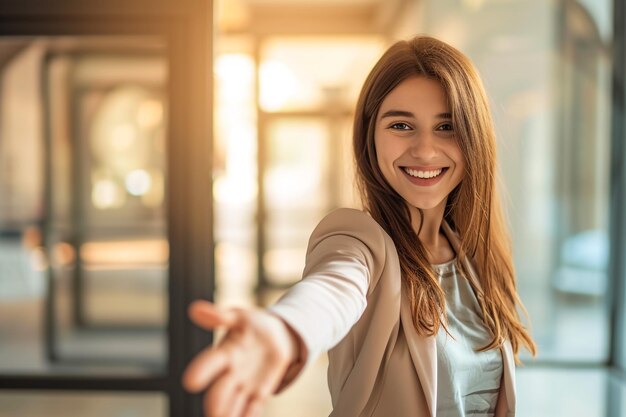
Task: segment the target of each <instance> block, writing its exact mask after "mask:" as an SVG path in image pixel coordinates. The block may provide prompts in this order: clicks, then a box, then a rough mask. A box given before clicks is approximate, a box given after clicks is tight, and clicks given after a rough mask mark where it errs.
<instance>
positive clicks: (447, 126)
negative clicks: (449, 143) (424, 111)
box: [437, 123, 454, 132]
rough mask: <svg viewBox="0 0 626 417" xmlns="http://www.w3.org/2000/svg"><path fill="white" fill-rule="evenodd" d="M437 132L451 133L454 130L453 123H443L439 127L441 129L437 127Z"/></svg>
mask: <svg viewBox="0 0 626 417" xmlns="http://www.w3.org/2000/svg"><path fill="white" fill-rule="evenodd" d="M437 130H445V131H449V132H451V131H453V130H454V129H453V128H452V123H442V124H440V125H439V127H437Z"/></svg>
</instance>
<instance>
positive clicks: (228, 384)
mask: <svg viewBox="0 0 626 417" xmlns="http://www.w3.org/2000/svg"><path fill="white" fill-rule="evenodd" d="M240 390H241V386H240V385H239V380H238V379H237V378H236V377H235V375H234V374H233V373H232V372H227V373H226V374H224V375H223V376H222V377H220V378H219V379H218V380H217V381H215V383H213V385H211V389H210V390H209V391H208V392H207V397H205V406H206V407H208V409H209V410H210V413H209V415H210V416H225V415H228V412H229V410H230V409H231V408H232V404H233V403H234V401H235V396H236V395H237V394H238V392H239V391H240Z"/></svg>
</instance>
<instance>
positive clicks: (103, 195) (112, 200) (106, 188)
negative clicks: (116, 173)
mask: <svg viewBox="0 0 626 417" xmlns="http://www.w3.org/2000/svg"><path fill="white" fill-rule="evenodd" d="M91 202H92V203H93V205H94V207H97V208H99V209H103V210H104V209H108V208H115V207H120V206H121V205H122V204H124V194H123V193H122V192H121V190H120V188H119V187H118V185H117V184H116V183H115V182H114V181H112V180H108V179H101V180H98V181H96V182H95V184H94V186H93V189H92V192H91Z"/></svg>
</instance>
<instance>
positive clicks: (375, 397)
mask: <svg viewBox="0 0 626 417" xmlns="http://www.w3.org/2000/svg"><path fill="white" fill-rule="evenodd" d="M442 228H443V231H444V233H445V235H446V236H447V238H448V240H449V241H450V243H451V245H452V247H453V248H454V250H455V251H457V248H458V247H459V239H458V236H457V235H456V233H455V232H454V231H453V230H451V228H450V227H449V226H448V224H447V223H444V224H443V225H442ZM466 269H467V271H470V275H471V276H469V277H468V279H471V280H472V281H473V283H474V288H477V289H478V290H477V293H478V294H477V298H478V299H479V302H481V301H480V299H481V297H480V292H481V290H480V281H479V279H478V278H477V276H476V272H475V269H474V268H473V266H472V265H471V263H470V262H468V263H467V264H466ZM361 271H364V272H361ZM359 273H364V274H367V277H366V278H367V284H368V285H367V288H366V291H367V294H366V299H367V304H366V306H365V308H364V310H363V312H362V314H361V315H360V317H359V318H358V320H357V321H356V323H354V324H353V325H352V326H351V327H350V328H349V330H347V334H345V335H343V334H341V335H340V337H341V340H340V341H339V342H338V343H336V344H334V345H333V346H332V347H331V348H330V350H329V351H328V357H329V367H328V386H329V390H330V395H331V399H332V404H333V411H332V413H331V417H357V416H363V417H383V416H384V417H389V416H391V417H404V416H406V417H426V416H430V417H435V416H436V407H437V345H436V339H435V337H422V336H420V335H418V334H417V332H416V331H415V329H414V327H413V322H412V317H411V311H410V305H409V302H408V297H407V295H406V289H405V287H404V284H403V281H402V279H401V275H400V264H399V259H398V254H397V251H396V248H395V245H394V243H393V241H392V239H391V238H390V237H389V235H388V234H387V233H386V232H385V231H384V230H383V229H382V227H381V226H380V225H379V224H378V223H377V222H376V221H375V220H374V219H372V218H371V217H370V216H369V215H368V214H366V213H364V212H362V211H359V210H354V209H345V208H344V209H338V210H335V211H333V212H332V213H330V214H329V215H328V216H326V217H325V218H324V219H323V220H322V221H321V222H320V224H319V225H318V226H317V228H316V229H315V230H314V232H313V234H312V235H311V238H310V240H309V246H308V250H307V258H306V266H305V269H304V273H303V281H306V280H307V279H309V277H311V279H314V278H313V277H316V276H317V277H319V276H321V275H324V276H328V275H332V276H333V277H334V279H332V280H329V281H327V282H326V284H325V285H326V286H329V285H330V286H332V285H334V284H333V283H334V282H337V283H339V282H343V284H337V288H334V290H335V291H333V292H330V293H328V294H333V295H332V296H333V297H334V296H335V294H337V297H341V294H342V288H344V289H345V288H346V287H345V282H348V283H350V280H351V279H354V278H351V277H355V276H357V275H358V274H359ZM355 282H356V280H355ZM341 285H344V287H342V286H341ZM355 285H356V284H355ZM296 286H297V285H296ZM294 292H295V291H294ZM344 292H345V291H344ZM310 294H311V295H300V297H301V298H300V300H293V299H292V300H291V301H292V305H293V306H294V307H293V312H289V309H288V308H286V309H283V310H281V309H280V308H277V309H276V310H275V312H276V313H277V314H279V315H281V317H283V318H284V319H285V321H287V322H288V323H289V324H290V325H291V327H292V328H294V330H295V331H296V332H297V333H299V334H300V336H301V337H302V339H303V340H304V342H305V345H306V347H307V349H308V350H309V357H308V358H306V361H305V364H306V363H310V362H311V361H312V360H313V359H315V357H316V356H317V353H318V352H316V349H317V347H316V340H315V337H316V336H315V335H316V332H318V334H319V330H316V328H317V327H319V326H327V325H331V326H332V323H330V324H329V323H320V321H319V320H320V317H322V312H321V311H320V312H318V313H315V312H314V311H310V314H311V315H310V316H307V314H306V313H305V312H303V310H305V309H306V308H305V307H302V306H305V305H307V301H310V300H305V299H304V298H303V297H307V298H315V297H318V298H319V297H321V296H320V295H315V294H313V293H312V292H311V293H310ZM289 298H290V296H289V294H287V296H286V297H285V303H286V304H287V303H288V302H289ZM295 298H297V297H295ZM319 301H320V302H321V301H323V300H319ZM342 302H345V303H348V302H349V300H348V299H346V300H342V299H341V298H339V303H342ZM280 303H281V301H279V302H278V304H279V305H280ZM318 304H319V303H318ZM279 307H280V306H279ZM298 308H299V310H298ZM296 310H297V312H296ZM310 310H314V308H313V307H311V308H310ZM296 316H298V317H296ZM319 337H321V336H318V338H319ZM333 343H334V342H333ZM501 352H502V359H503V376H502V381H501V388H500V394H499V396H498V403H497V406H496V417H511V416H514V415H515V382H514V381H515V363H514V356H513V351H512V348H511V344H510V342H509V341H505V342H504V344H503V346H502V348H501ZM304 367H305V366H304V364H302V365H297V366H294V367H292V368H291V369H289V370H288V372H287V374H286V375H285V378H284V381H283V383H282V384H281V386H280V387H279V390H278V391H281V390H282V389H284V388H285V387H286V386H288V385H289V384H290V383H291V382H292V381H293V379H294V378H295V377H296V376H297V375H298V374H300V373H301V371H302V369H303V368H304Z"/></svg>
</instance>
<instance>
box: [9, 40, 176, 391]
mask: <svg viewBox="0 0 626 417" xmlns="http://www.w3.org/2000/svg"><path fill="white" fill-rule="evenodd" d="M163 50H164V49H163V45H162V43H159V42H156V41H154V40H151V39H143V38H97V37H96V38H78V37H47V38H43V37H38V38H2V39H1V40H0V56H1V64H0V196H1V198H0V340H2V343H1V344H0V374H11V375H21V374H37V375H44V374H72V375H73V374H78V375H92V376H93V375H97V374H117V375H119V374H120V373H121V374H126V373H130V374H142V373H145V374H155V375H156V374H161V373H163V372H164V366H165V364H166V363H167V349H166V347H167V337H166V321H167V320H166V317H167V300H168V296H167V292H166V288H167V276H168V257H169V255H168V251H169V249H168V243H167V238H166V225H165V203H166V202H165V200H164V195H165V190H164V184H165V176H166V175H167V173H166V172H165V149H164V148H165V145H164V140H165V131H166V125H167V120H166V118H165V115H166V114H167V109H166V107H167V101H166V99H165V89H166V85H167V70H166V65H165V58H164V52H163ZM157 397H158V396H157Z"/></svg>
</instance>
